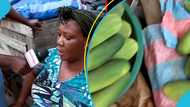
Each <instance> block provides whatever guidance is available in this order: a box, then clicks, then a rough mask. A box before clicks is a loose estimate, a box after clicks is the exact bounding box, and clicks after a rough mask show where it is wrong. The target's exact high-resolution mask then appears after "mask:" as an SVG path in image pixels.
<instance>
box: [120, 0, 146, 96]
mask: <svg viewBox="0 0 190 107" xmlns="http://www.w3.org/2000/svg"><path fill="white" fill-rule="evenodd" d="M123 2H124V1H123ZM123 2H121V3H123ZM118 4H119V3H118ZM123 5H124V8H125V12H126V14H127V17H128V20H127V21H129V22H130V24H131V26H132V28H133V32H134V35H135V37H136V40H137V43H138V46H139V49H138V52H137V54H136V58H135V61H134V64H133V66H132V70H131V72H130V73H131V74H130V80H129V82H128V84H127V86H126V87H125V90H124V91H123V92H122V93H121V95H123V94H124V93H125V92H127V91H128V89H129V88H130V87H131V86H132V84H133V83H134V81H135V80H136V77H137V75H138V73H139V70H140V67H141V64H142V60H143V55H144V45H143V38H142V37H143V36H144V35H143V33H142V27H141V25H140V23H139V20H138V19H137V17H136V16H135V15H134V13H133V12H132V10H131V9H130V7H129V5H128V4H127V3H126V2H124V4H123ZM116 6H117V5H116Z"/></svg>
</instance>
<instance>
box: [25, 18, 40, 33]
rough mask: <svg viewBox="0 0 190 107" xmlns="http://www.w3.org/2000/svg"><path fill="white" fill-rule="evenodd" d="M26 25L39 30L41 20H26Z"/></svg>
mask: <svg viewBox="0 0 190 107" xmlns="http://www.w3.org/2000/svg"><path fill="white" fill-rule="evenodd" d="M27 25H28V26H30V27H31V28H32V29H33V30H35V31H41V30H42V29H41V27H42V22H39V21H38V20H37V19H31V20H28V22H27Z"/></svg>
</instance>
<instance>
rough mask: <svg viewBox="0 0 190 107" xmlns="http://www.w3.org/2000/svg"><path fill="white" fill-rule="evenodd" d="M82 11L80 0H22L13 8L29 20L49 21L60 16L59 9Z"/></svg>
mask: <svg viewBox="0 0 190 107" xmlns="http://www.w3.org/2000/svg"><path fill="white" fill-rule="evenodd" d="M63 6H66V7H71V8H73V9H82V8H83V6H82V3H81V1H80V0H20V1H19V2H17V3H16V4H14V5H13V7H14V8H15V9H16V10H17V12H18V13H20V14H21V15H22V16H24V17H25V18H28V19H39V20H47V19H51V18H54V17H57V16H58V8H59V7H63Z"/></svg>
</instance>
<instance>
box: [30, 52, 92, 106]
mask: <svg viewBox="0 0 190 107" xmlns="http://www.w3.org/2000/svg"><path fill="white" fill-rule="evenodd" d="M60 65H61V59H60V56H59V54H58V50H57V49H56V48H52V49H49V55H48V57H47V58H46V59H45V61H44V66H43V68H42V69H41V70H40V73H39V75H38V76H37V78H36V80H35V81H34V83H33V85H32V97H33V100H34V104H33V106H32V107H93V104H92V100H91V96H90V93H89V91H88V85H87V81H86V78H85V75H84V71H81V72H80V73H79V74H77V75H76V76H74V77H72V78H71V79H69V80H65V81H59V80H58V77H59V71H60Z"/></svg>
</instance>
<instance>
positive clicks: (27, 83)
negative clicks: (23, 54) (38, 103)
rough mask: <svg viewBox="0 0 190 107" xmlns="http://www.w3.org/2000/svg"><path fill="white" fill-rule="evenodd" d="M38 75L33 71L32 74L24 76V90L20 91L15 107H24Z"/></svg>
mask: <svg viewBox="0 0 190 107" xmlns="http://www.w3.org/2000/svg"><path fill="white" fill-rule="evenodd" d="M35 78H36V75H35V74H34V73H33V71H31V72H30V73H28V74H26V75H24V76H23V83H22V88H21V90H20V95H19V97H18V99H17V101H16V104H15V105H14V106H13V107H24V105H25V101H26V99H27V97H28V95H29V93H30V92H31V87H32V83H33V81H34V79H35Z"/></svg>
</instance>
